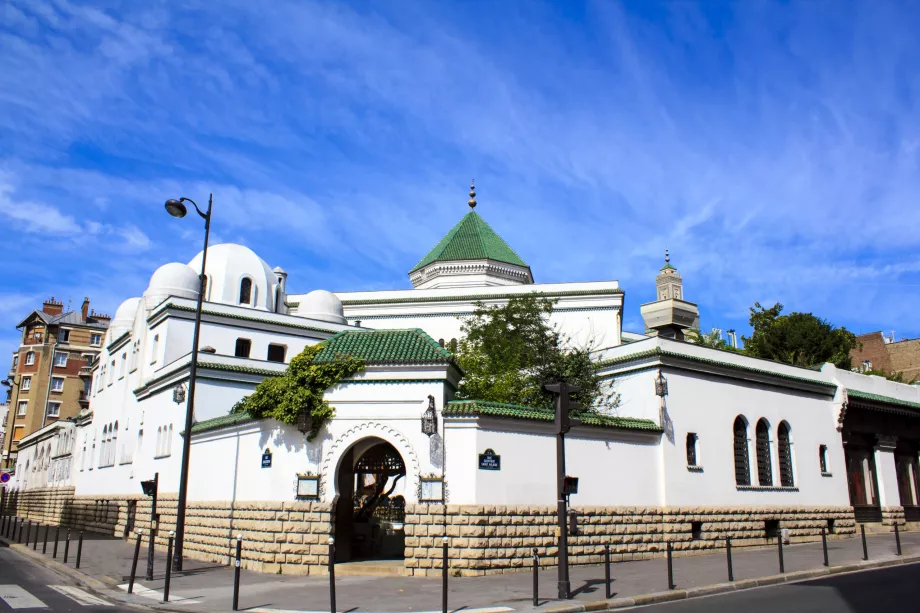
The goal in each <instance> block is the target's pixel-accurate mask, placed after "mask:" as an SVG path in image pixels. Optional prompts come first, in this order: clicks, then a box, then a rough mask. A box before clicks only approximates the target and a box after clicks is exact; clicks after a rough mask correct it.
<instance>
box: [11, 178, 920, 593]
mask: <svg viewBox="0 0 920 613" xmlns="http://www.w3.org/2000/svg"><path fill="white" fill-rule="evenodd" d="M474 196H475V195H474V194H472V193H471V199H470V203H469V204H470V206H471V208H472V209H473V210H470V211H469V212H468V213H467V214H466V215H465V216H464V217H463V218H462V219H461V220H460V221H459V223H458V224H457V225H456V226H455V227H454V228H453V229H451V230H450V232H448V233H447V235H446V236H445V237H444V238H443V239H442V240H441V241H440V242H439V243H438V244H437V245H436V246H435V247H434V248H433V249H432V250H431V251H430V252H429V253H428V254H427V255H426V256H425V257H423V258H422V259H421V260H420V261H419V262H418V264H417V265H415V266H414V267H413V268H412V270H410V272H409V281H410V282H411V285H412V289H398V290H392V291H373V292H343V293H338V294H333V293H330V292H328V291H324V290H314V291H311V292H309V293H307V294H302V295H300V294H289V293H288V288H287V281H288V279H287V274H286V273H285V272H284V270H282V269H281V268H277V267H276V268H274V269H273V268H271V267H270V266H269V265H268V264H267V263H266V262H265V261H263V260H262V259H261V258H259V256H258V255H256V254H255V253H254V252H253V251H252V250H251V249H249V248H248V247H245V246H241V245H234V244H222V245H214V246H212V247H211V248H210V249H209V251H208V257H207V270H206V283H205V287H204V301H205V302H204V307H203V314H202V323H201V335H200V344H199V348H200V353H199V358H198V370H197V379H196V381H197V392H196V398H195V422H196V423H195V426H194V427H193V428H192V432H191V433H185V432H183V428H184V419H185V408H186V405H185V394H186V393H187V389H188V378H189V366H190V359H191V354H190V351H191V344H192V333H193V327H194V317H195V306H196V300H197V298H198V292H199V281H198V271H199V269H200V265H201V258H202V254H199V255H198V256H197V257H196V258H195V259H193V260H192V261H191V262H189V263H188V264H182V263H168V264H165V265H163V266H161V267H160V268H158V269H157V270H156V271H155V272H154V273H153V275H152V276H151V279H150V284H149V286H148V288H147V289H146V291H145V292H144V293H143V295H142V296H139V297H135V298H129V299H127V300H125V301H124V302H123V303H122V305H121V306H120V307H119V308H118V310H117V312H116V314H115V317H114V318H113V320H112V322H111V326H110V328H109V330H108V333H107V336H106V339H105V342H104V350H103V351H102V352H101V353H100V356H99V358H98V360H97V361H96V363H95V364H94V366H93V368H92V373H91V376H92V392H91V394H92V396H91V401H90V405H89V409H88V410H87V411H84V413H83V414H82V415H81V416H80V417H79V418H77V419H76V420H74V421H65V422H59V423H56V424H53V425H51V426H48V427H47V428H45V429H43V430H40V431H38V432H36V433H34V434H33V435H31V436H29V437H26V438H24V439H23V440H22V441H21V442H20V446H19V449H20V452H19V456H18V463H17V466H16V473H15V478H14V480H13V483H12V487H11V489H10V492H9V494H8V495H7V501H6V502H5V505H6V507H5V511H4V512H9V511H10V510H11V509H15V510H16V511H17V512H19V513H20V514H27V515H29V516H32V517H34V518H36V519H41V520H43V521H53V522H60V523H67V524H69V525H74V526H80V527H82V528H85V529H90V530H96V531H100V532H105V533H109V534H116V535H126V534H128V533H130V532H131V531H132V530H134V529H137V528H148V527H150V526H151V525H152V523H151V513H150V509H151V507H150V499H149V498H147V497H146V496H144V495H143V494H142V492H141V485H140V482H141V481H146V480H149V479H152V478H153V477H154V475H157V478H158V484H159V503H158V511H159V513H160V518H159V519H160V521H159V523H158V524H157V525H156V529H157V535H158V542H159V543H160V544H163V545H165V536H166V534H167V533H168V531H169V530H170V529H172V528H173V527H174V525H175V515H176V492H177V490H178V483H179V474H180V461H181V455H182V442H183V437H184V436H191V437H192V438H191V456H190V458H191V459H190V462H191V470H190V481H189V483H190V487H189V504H188V517H187V524H186V544H185V552H186V555H188V556H193V557H198V558H201V559H212V560H219V561H226V560H227V559H228V555H229V553H230V550H231V547H232V540H231V539H232V537H234V536H235V535H236V534H242V535H243V538H244V539H245V541H246V543H247V545H246V547H245V551H246V554H245V556H244V558H245V565H246V566H247V567H250V568H254V569H257V570H263V571H266V572H280V573H301V574H303V573H323V572H325V569H326V557H325V556H326V552H327V548H326V545H325V543H326V540H327V539H328V537H329V536H334V537H335V538H336V541H337V543H338V545H337V557H338V560H339V561H343V562H344V561H349V560H360V559H375V558H376V559H379V558H395V559H402V560H403V564H402V567H401V568H402V572H405V573H407V574H426V573H429V572H434V571H432V569H433V568H437V567H438V566H439V564H440V561H439V560H440V557H439V556H440V552H439V549H437V545H438V544H439V543H440V539H441V538H442V537H443V536H447V537H448V538H449V539H452V543H453V549H452V551H454V553H453V554H452V559H451V564H452V566H455V567H456V568H457V569H458V572H460V573H461V574H468V575H477V574H486V573H492V572H504V571H507V570H513V569H516V568H520V567H522V566H524V565H526V564H528V562H529V556H530V552H531V549H532V548H533V547H537V548H538V549H539V550H540V552H541V554H542V555H544V556H546V557H548V558H550V559H552V558H553V557H554V556H555V555H556V549H555V543H556V540H555V536H554V534H555V532H554V530H555V525H554V523H555V517H554V513H555V498H556V496H555V482H554V475H555V435H554V428H553V423H552V413H551V412H549V411H546V410H543V409H538V408H533V407H521V406H514V405H504V404H498V403H493V402H487V401H480V400H454V394H455V390H456V389H457V385H458V382H459V381H460V379H461V378H462V377H463V373H462V371H461V370H460V368H459V367H458V366H457V364H456V362H455V360H454V358H453V355H452V352H451V349H452V348H453V347H454V346H455V344H456V339H458V338H459V337H460V335H461V332H460V330H461V325H462V322H463V319H464V318H465V317H468V316H469V315H471V314H472V313H473V311H474V310H475V308H476V305H477V304H487V305H492V304H501V303H503V302H505V301H507V300H508V299H509V298H511V297H513V296H519V295H522V294H539V295H541V296H545V297H548V298H552V299H553V300H555V301H556V306H555V310H554V313H553V320H554V323H556V324H558V325H559V326H560V327H561V329H562V330H563V331H564V332H566V333H567V334H569V335H570V336H571V337H573V338H574V339H576V340H577V341H580V342H587V341H589V340H590V341H592V342H593V343H594V344H595V346H596V347H597V348H598V351H597V356H598V361H597V365H598V369H599V372H600V373H601V375H602V376H603V377H604V378H605V379H606V380H608V381H609V383H610V385H611V386H612V388H613V389H614V390H615V391H616V392H617V393H618V394H619V396H620V402H619V405H618V406H617V408H616V409H615V410H614V411H612V412H611V413H610V414H598V415H596V416H593V417H590V418H586V419H585V420H584V423H583V424H582V425H580V426H577V427H575V428H573V429H572V431H571V432H570V433H569V434H568V435H567V437H566V445H567V446H566V461H567V470H568V473H569V474H570V475H573V476H577V477H578V478H579V486H578V491H577V493H575V494H573V495H572V496H571V499H570V502H571V505H572V508H573V509H574V510H575V511H576V513H577V514H578V517H579V520H578V523H579V525H580V528H578V529H577V531H576V533H575V534H574V535H573V536H572V537H571V538H570V550H571V554H570V555H571V558H570V559H571V561H572V562H573V563H593V562H597V561H598V560H599V559H600V558H599V556H600V554H601V551H602V549H603V546H604V545H610V546H611V547H612V550H613V551H614V556H615V559H617V560H622V559H633V558H642V557H650V556H656V555H661V552H662V551H663V550H664V548H665V542H666V541H671V542H672V543H673V544H674V547H675V548H677V549H679V550H694V549H706V548H711V547H714V546H716V545H717V544H719V543H720V542H722V541H724V538H725V537H726V536H729V537H731V538H732V539H733V544H735V545H736V546H744V545H761V544H765V543H767V542H770V539H774V538H777V537H778V536H779V535H780V534H781V533H782V534H785V536H786V537H788V538H789V539H790V540H793V541H796V540H813V539H816V538H820V537H819V535H820V531H821V529H822V528H823V529H826V530H827V531H828V532H829V533H830V534H831V535H839V534H852V533H853V532H854V531H855V526H856V524H857V522H864V523H866V524H867V525H868V526H870V527H874V528H876V529H882V528H883V527H887V526H890V525H892V524H893V523H899V524H902V525H903V524H905V523H906V524H907V527H911V526H920V523H914V522H920V505H918V491H917V490H918V489H920V488H918V480H917V472H918V465H917V461H918V452H920V389H918V388H915V387H912V386H908V385H902V384H897V383H892V382H889V381H886V380H884V379H881V378H878V377H872V376H865V375H861V374H857V373H851V372H846V371H841V370H838V369H836V368H835V367H833V366H832V365H829V364H827V365H825V366H824V367H823V368H821V369H820V370H808V369H801V368H796V367H792V366H787V365H783V364H779V363H774V362H771V361H765V360H759V359H754V358H751V357H747V356H744V355H741V354H738V353H734V352H726V351H719V350H715V349H709V348H706V347H702V346H699V345H695V344H692V343H690V342H687V341H685V340H684V337H683V332H684V331H685V330H687V329H689V328H698V327H699V316H698V310H697V308H696V305H694V304H693V303H691V302H687V301H686V300H685V299H684V294H683V287H682V280H681V277H680V275H679V274H678V273H677V270H676V269H675V268H674V267H673V266H671V264H670V262H669V261H666V262H665V266H664V267H663V268H662V270H661V274H660V275H659V276H658V279H657V288H658V293H657V298H658V300H656V301H655V302H652V303H649V304H646V305H642V309H641V310H642V314H643V318H644V319H645V322H646V330H644V331H642V333H636V332H632V333H631V332H626V331H624V330H623V329H622V317H621V313H622V308H623V297H624V293H623V290H622V289H621V288H620V287H619V284H618V283H617V282H616V281H598V282H590V283H581V282H579V283H553V284H540V283H535V282H534V276H533V273H532V271H531V269H530V267H529V266H528V265H527V264H526V263H525V261H524V260H523V259H522V258H521V256H520V255H518V254H517V253H516V252H515V251H514V250H513V249H511V247H510V246H509V245H508V244H507V243H506V242H505V241H504V240H502V238H501V237H500V236H499V235H498V234H497V233H496V232H495V230H493V229H492V228H491V227H490V226H489V225H488V224H487V223H486V221H485V220H484V219H483V218H482V217H481V216H480V215H479V213H477V212H476V211H475V206H476V201H475V197H474ZM316 343H325V345H324V348H323V350H322V351H321V353H320V354H319V357H318V358H317V359H318V360H324V359H333V358H334V357H335V356H336V355H343V354H344V355H352V356H355V357H358V358H362V359H363V360H365V362H366V365H367V366H366V368H365V369H364V370H362V371H361V372H359V373H358V374H357V375H354V376H353V377H350V378H348V379H346V380H345V381H343V382H341V383H340V384H339V385H337V386H336V387H334V388H332V389H330V390H328V391H327V393H326V399H327V400H328V402H329V403H330V405H331V406H332V407H333V408H334V409H335V417H334V418H333V419H332V420H331V421H330V422H328V423H327V424H326V425H325V426H323V428H322V430H321V431H320V434H319V436H317V437H316V438H315V439H314V440H312V441H307V440H306V437H305V435H304V433H303V432H300V431H298V429H297V428H296V427H294V426H290V425H285V424H282V423H280V422H277V421H274V420H271V419H265V420H257V419H254V418H252V417H250V416H249V415H247V414H245V413H243V414H231V413H230V409H231V408H232V407H233V406H234V404H235V403H236V402H237V401H239V400H240V399H241V398H243V397H244V396H246V395H248V394H250V393H251V392H252V391H253V389H254V388H255V386H256V385H257V384H258V383H259V382H260V381H262V380H263V379H264V378H265V377H270V376H275V375H278V374H281V373H283V372H284V371H285V369H286V364H287V363H289V362H290V360H291V358H292V357H294V356H296V355H297V354H298V353H300V352H301V351H302V350H303V349H304V347H306V346H308V345H313V344H316ZM429 407H431V408H430V410H429ZM426 413H427V416H428V417H429V418H431V417H432V416H433V417H434V419H433V420H431V419H429V420H428V424H429V425H433V426H434V428H433V430H432V429H429V430H428V432H427V433H426V432H424V431H423V421H424V420H423V415H425V414H426ZM432 422H433V423H432Z"/></svg>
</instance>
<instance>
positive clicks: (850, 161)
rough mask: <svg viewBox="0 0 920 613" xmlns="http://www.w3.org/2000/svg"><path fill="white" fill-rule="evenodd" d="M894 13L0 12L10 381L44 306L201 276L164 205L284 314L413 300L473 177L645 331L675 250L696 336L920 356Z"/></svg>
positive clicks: (909, 119)
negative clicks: (759, 322) (609, 292)
mask: <svg viewBox="0 0 920 613" xmlns="http://www.w3.org/2000/svg"><path fill="white" fill-rule="evenodd" d="M911 4H912V3H896V2H886V1H878V0H876V1H869V2H845V1H843V0H833V1H830V2H819V1H816V0H815V1H809V2H792V3H787V2H760V1H757V0H750V1H745V2H700V3H693V2H690V1H676V2H670V3H656V2H652V1H644V0H643V1H641V2H640V1H635V2H614V1H612V0H610V1H607V0H605V1H599V2H585V3H581V2H576V1H574V0H571V1H565V2H562V1H560V2H555V3H553V2H544V3H541V2H538V1H537V0H520V1H516V2H515V1H510V0H509V1H508V2H492V1H486V0H483V1H476V0H468V1H462V2H446V1H445V2H423V1H416V2H401V1H389V2H357V3H353V4H344V3H336V2H319V3H315V2H310V1H306V0H298V1H296V2H286V1H283V0H272V1H271V2H253V1H251V0H249V1H245V2H242V1H241V2H231V1H222V2H219V3H217V2H206V1H202V2H186V3H181V2H178V1H176V2H155V1H151V2H130V1H126V2H101V3H67V2H59V1H53V2H34V1H31V0H7V1H6V2H4V3H2V6H0V227H2V228H3V230H4V232H3V242H4V244H3V254H4V256H3V259H4V266H3V273H4V274H3V281H2V282H0V354H2V355H6V356H8V355H9V351H10V350H12V349H13V347H14V345H15V343H16V342H17V340H16V339H17V332H16V330H15V328H14V326H15V324H16V323H17V322H18V321H19V320H21V319H22V318H23V317H24V316H25V315H26V314H27V313H28V312H29V311H30V310H31V309H32V308H34V307H38V306H39V305H40V303H41V301H42V299H44V298H46V297H48V296H51V295H54V296H56V297H58V298H62V299H64V300H65V301H72V303H73V305H74V306H75V307H78V306H79V304H80V302H81V300H82V298H83V296H85V295H87V296H90V298H91V300H92V301H93V305H94V306H95V307H96V308H97V309H98V310H102V311H108V312H110V313H111V312H113V311H114V310H115V308H116V307H117V306H118V304H119V303H120V302H121V301H122V300H124V299H125V298H128V297H130V296H135V295H140V294H141V293H142V292H143V290H144V288H145V287H146V285H147V280H148V279H149V276H150V274H151V273H152V272H153V270H154V269H155V268H156V267H157V266H158V265H160V264H162V263H164V262H167V261H173V260H179V261H188V260H190V259H191V258H192V257H193V256H194V255H195V253H197V251H198V250H199V249H200V241H201V227H200V226H199V225H198V224H197V223H195V221H194V220H193V219H191V218H186V219H185V220H181V221H179V220H174V219H172V218H170V217H168V216H167V215H166V213H165V212H164V210H163V204H162V203H163V201H164V200H165V199H166V198H168V197H177V196H179V195H185V196H189V197H191V198H194V199H195V200H197V201H198V202H199V203H202V202H204V201H206V200H207V196H208V193H209V192H212V191H213V192H214V194H215V212H214V224H213V235H214V239H215V240H216V241H233V242H240V243H244V244H246V245H248V246H250V247H251V248H253V249H254V250H255V251H256V252H257V253H259V254H260V255H261V256H262V257H263V258H264V259H265V260H267V261H268V262H269V263H270V264H271V265H272V266H276V265H280V266H283V267H284V268H285V269H287V270H288V272H289V273H290V280H289V283H290V289H291V290H292V291H293V292H304V291H309V290H311V289H314V288H325V289H331V290H357V289H384V288H405V287H409V282H408V277H407V275H406V273H407V271H408V270H409V269H410V268H412V266H413V265H414V264H415V263H416V262H417V261H418V260H419V259H420V258H421V257H422V256H423V255H424V254H425V253H426V251H427V250H428V249H429V248H430V247H431V246H432V245H434V244H435V242H437V240H438V239H439V238H440V237H441V236H442V235H443V234H444V233H445V232H446V231H447V230H448V229H449V228H450V227H451V226H452V225H453V224H454V223H455V222H456V221H457V220H458V219H459V218H460V217H461V216H462V215H463V214H464V213H465V212H466V210H467V207H466V200H467V195H466V192H467V188H468V185H469V180H470V177H475V178H476V184H477V191H478V194H479V196H478V200H479V208H478V211H479V212H480V213H481V214H482V215H483V217H484V218H485V219H486V220H487V221H489V223H490V224H491V225H492V226H493V227H494V228H495V229H496V230H497V231H498V232H499V233H500V234H501V235H502V236H503V237H504V238H505V239H506V240H507V241H508V242H509V243H510V244H511V245H512V246H513V247H514V248H515V249H516V250H517V251H518V253H519V254H520V255H521V256H522V257H523V258H524V259H525V260H526V261H527V262H528V263H529V264H530V265H531V267H532V269H533V272H534V277H535V278H536V280H537V281H538V282H558V281H579V280H603V279H618V280H619V281H620V282H621V284H622V286H623V287H624V288H625V290H626V305H627V309H626V313H625V322H626V326H627V327H628V328H631V329H633V330H639V329H641V326H642V324H641V318H640V317H639V304H641V303H642V302H646V301H649V300H652V299H653V298H654V276H655V274H656V272H657V270H658V268H659V267H660V266H661V263H662V252H663V250H664V249H665V248H666V247H667V248H669V249H670V250H671V254H672V261H673V263H674V264H675V265H676V266H677V267H678V269H679V270H680V272H681V273H682V274H683V276H684V282H685V283H684V287H685V296H686V297H687V299H689V300H693V301H695V302H697V303H699V304H700V308H701V312H702V324H703V328H704V329H708V328H711V327H714V326H717V327H721V328H723V329H725V328H730V327H735V328H737V329H738V330H746V329H747V309H748V307H749V306H750V305H751V304H752V303H753V302H754V301H761V302H763V303H769V304H772V303H773V302H774V301H781V302H783V303H784V304H785V305H786V307H787V310H800V311H811V312H814V313H816V314H819V315H821V316H823V317H826V318H828V319H830V320H831V321H832V322H834V323H836V324H838V325H846V326H847V327H849V328H850V329H852V330H854V331H857V332H867V331H872V330H878V329H884V330H889V331H890V330H892V329H893V330H895V331H896V334H897V335H898V336H899V337H900V336H904V337H914V336H920V324H918V323H917V319H916V314H915V308H914V305H915V304H916V303H917V302H918V300H920V259H918V257H917V256H918V252H920V232H918V227H920V223H918V222H920V199H918V195H920V172H918V170H920V164H918V161H920V157H918V156H920V153H918V149H920V113H918V108H917V107H918V96H920V76H918V71H917V58H918V57H920V39H918V37H917V36H916V32H915V25H916V24H917V23H918V22H920V15H918V14H917V8H918V7H917V6H916V5H913V6H912V7H911V8H905V7H906V6H907V7H909V6H910V5H911ZM0 359H5V358H0Z"/></svg>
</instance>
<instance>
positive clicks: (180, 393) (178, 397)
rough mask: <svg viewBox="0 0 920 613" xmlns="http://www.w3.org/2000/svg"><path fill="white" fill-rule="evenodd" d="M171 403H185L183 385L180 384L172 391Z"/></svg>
mask: <svg viewBox="0 0 920 613" xmlns="http://www.w3.org/2000/svg"><path fill="white" fill-rule="evenodd" d="M173 402H175V403H176V404H182V403H183V402H185V384H184V383H180V384H179V385H177V386H176V387H175V388H174V389H173Z"/></svg>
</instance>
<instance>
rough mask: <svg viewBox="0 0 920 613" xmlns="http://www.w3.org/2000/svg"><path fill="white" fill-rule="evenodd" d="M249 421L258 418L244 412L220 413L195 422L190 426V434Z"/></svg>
mask: <svg viewBox="0 0 920 613" xmlns="http://www.w3.org/2000/svg"><path fill="white" fill-rule="evenodd" d="M251 421H258V418H256V417H253V416H252V415H250V414H249V413H246V412H243V413H230V414H229V415H221V416H220V417H215V418H214V419H206V420H204V421H199V422H198V423H197V424H195V425H193V426H192V434H201V433H202V432H208V431H210V430H217V429H218V428H226V427H229V426H235V425H237V424H245V423H248V422H251Z"/></svg>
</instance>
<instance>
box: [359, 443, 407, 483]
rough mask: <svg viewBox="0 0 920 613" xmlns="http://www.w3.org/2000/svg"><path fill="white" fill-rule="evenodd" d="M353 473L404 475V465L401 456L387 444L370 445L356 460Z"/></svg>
mask: <svg viewBox="0 0 920 613" xmlns="http://www.w3.org/2000/svg"><path fill="white" fill-rule="evenodd" d="M355 473H358V474H366V475H387V476H393V475H404V474H406V465H405V464H404V463H403V459H402V457H400V455H399V452H397V451H396V450H395V449H393V447H392V446H391V445H389V444H386V445H377V446H375V447H371V448H370V449H368V450H367V452H366V453H365V454H364V455H363V456H361V459H360V460H358V464H357V466H355Z"/></svg>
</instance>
